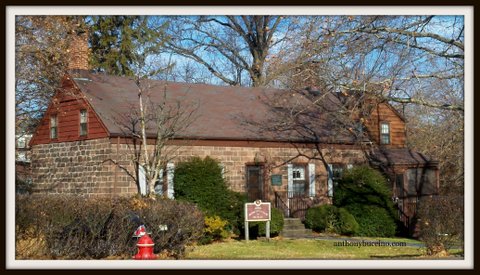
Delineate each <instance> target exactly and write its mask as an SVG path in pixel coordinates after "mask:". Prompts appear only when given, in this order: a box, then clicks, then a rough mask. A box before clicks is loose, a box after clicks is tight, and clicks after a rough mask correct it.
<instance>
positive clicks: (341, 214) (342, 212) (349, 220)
mask: <svg viewBox="0 0 480 275" xmlns="http://www.w3.org/2000/svg"><path fill="white" fill-rule="evenodd" d="M359 228H360V226H359V225H358V222H357V220H355V217H354V216H353V215H352V214H350V212H348V210H347V209H345V208H339V209H338V213H337V223H336V228H335V231H336V233H338V234H341V235H354V234H356V233H357V232H358V230H359Z"/></svg>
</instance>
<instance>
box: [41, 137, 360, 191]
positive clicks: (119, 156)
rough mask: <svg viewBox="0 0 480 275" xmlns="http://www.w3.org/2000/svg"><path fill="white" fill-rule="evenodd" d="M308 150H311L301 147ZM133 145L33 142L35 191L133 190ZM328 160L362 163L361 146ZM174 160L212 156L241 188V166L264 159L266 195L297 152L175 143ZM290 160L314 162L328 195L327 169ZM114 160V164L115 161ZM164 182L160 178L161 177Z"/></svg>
mask: <svg viewBox="0 0 480 275" xmlns="http://www.w3.org/2000/svg"><path fill="white" fill-rule="evenodd" d="M302 153H304V154H307V155H311V154H313V151H312V150H307V149H305V150H303V152H302ZM132 154H133V149H132V145H128V144H117V143H116V142H115V140H114V139H112V140H110V139H108V138H105V139H96V140H84V141H75V142H64V143H51V144H43V145H36V146H33V148H32V170H33V183H34V185H35V190H36V191H41V192H49V193H77V194H78V193H80V194H85V195H112V194H135V193H137V186H136V184H135V178H136V173H135V167H134V165H133V162H132V161H131V160H132ZM327 154H328V155H329V158H330V160H331V162H332V163H359V162H363V161H364V159H363V154H362V153H361V151H360V150H352V149H344V150H341V149H336V150H329V151H328V152H327ZM176 155H177V157H176V158H175V160H174V162H180V161H185V160H187V159H188V158H190V157H193V156H198V157H201V158H204V157H206V156H210V157H212V158H215V159H217V160H218V161H219V162H220V163H221V164H222V165H223V167H224V171H225V177H226V179H227V182H228V183H229V184H230V188H231V189H232V190H233V191H237V192H246V191H247V190H246V165H247V164H250V165H253V164H255V163H263V164H265V168H266V179H265V180H266V182H267V185H268V186H269V187H268V188H269V191H268V192H270V193H269V196H270V197H271V196H273V193H272V192H274V191H278V192H284V191H286V189H287V167H286V165H285V162H286V161H287V160H289V159H292V158H293V157H295V156H298V150H297V149H296V148H293V147H290V148H256V147H227V146H184V147H179V149H178V150H177V153H176ZM292 162H294V163H304V164H306V163H308V162H310V163H315V174H316V194H317V197H318V198H322V197H325V198H326V199H328V198H327V196H326V194H327V171H326V169H325V167H324V165H323V163H322V162H321V161H311V160H310V161H309V160H308V159H307V158H305V157H299V158H297V159H295V160H294V161H292ZM114 163H117V164H118V166H117V165H115V164H114ZM271 174H281V175H282V185H281V186H272V185H271V184H270V178H269V176H270V175H271ZM164 182H165V181H164Z"/></svg>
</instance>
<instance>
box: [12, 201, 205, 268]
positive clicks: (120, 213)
mask: <svg viewBox="0 0 480 275" xmlns="http://www.w3.org/2000/svg"><path fill="white" fill-rule="evenodd" d="M15 210H16V215H15V218H16V220H15V222H16V241H17V244H19V243H22V242H24V241H25V240H27V239H31V240H38V241H40V242H42V243H43V245H42V247H41V249H39V250H38V251H35V253H36V254H35V253H33V254H32V253H30V255H29V256H30V257H33V258H38V257H41V256H47V257H50V258H53V259H55V258H61V259H102V258H105V257H108V256H133V255H135V253H136V252H137V248H136V241H137V240H136V239H135V238H133V232H134V231H135V230H136V229H137V227H138V226H139V225H142V224H144V225H145V227H146V229H147V232H149V233H150V232H151V234H150V237H151V238H152V239H153V241H154V242H155V247H154V253H160V252H167V254H169V255H171V256H173V257H176V258H181V257H182V256H183V255H184V252H185V246H186V245H188V244H190V243H194V242H196V241H197V240H198V239H199V238H200V237H201V236H202V231H203V223H204V218H203V215H202V213H201V211H199V210H198V209H197V208H196V207H195V205H193V204H190V203H185V202H178V201H171V200H162V199H161V198H157V199H156V200H153V199H148V198H140V197H132V198H124V197H119V198H107V197H93V198H86V197H80V196H74V195H59V194H55V195H39V194H36V195H19V196H17V197H16V209H15ZM160 225H167V228H168V230H167V231H161V230H160V227H159V226H160ZM17 248H18V246H17ZM16 252H17V256H20V257H22V256H24V255H22V254H23V251H19V250H17V251H16Z"/></svg>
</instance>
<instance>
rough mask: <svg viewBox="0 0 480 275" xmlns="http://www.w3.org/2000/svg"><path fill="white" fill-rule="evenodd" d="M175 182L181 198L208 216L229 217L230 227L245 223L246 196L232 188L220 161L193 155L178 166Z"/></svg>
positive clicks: (232, 228) (176, 191)
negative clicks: (224, 175) (230, 188)
mask: <svg viewBox="0 0 480 275" xmlns="http://www.w3.org/2000/svg"><path fill="white" fill-rule="evenodd" d="M174 182H175V184H174V188H175V196H176V198H177V199H178V200H184V201H189V202H193V203H195V204H197V205H198V207H199V208H200V209H201V210H202V211H204V213H205V214H206V215H207V216H219V217H220V218H222V219H224V220H227V221H228V223H229V229H230V230H235V229H236V228H237V226H238V224H239V223H240V222H241V221H240V213H241V211H242V209H243V201H242V200H243V198H242V195H240V194H238V193H236V192H233V191H231V190H229V189H228V187H227V184H226V182H225V179H224V178H223V175H222V168H221V167H220V165H219V163H218V161H216V160H214V159H212V158H210V157H206V158H204V159H201V158H199V157H193V158H191V159H190V160H188V161H186V162H181V163H179V164H178V165H177V167H176V169H175V177H174Z"/></svg>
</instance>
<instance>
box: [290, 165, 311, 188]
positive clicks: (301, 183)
mask: <svg viewBox="0 0 480 275" xmlns="http://www.w3.org/2000/svg"><path fill="white" fill-rule="evenodd" d="M292 178H293V194H292V195H293V196H304V195H305V191H306V187H307V184H306V181H305V166H304V165H293V167H292Z"/></svg>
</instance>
